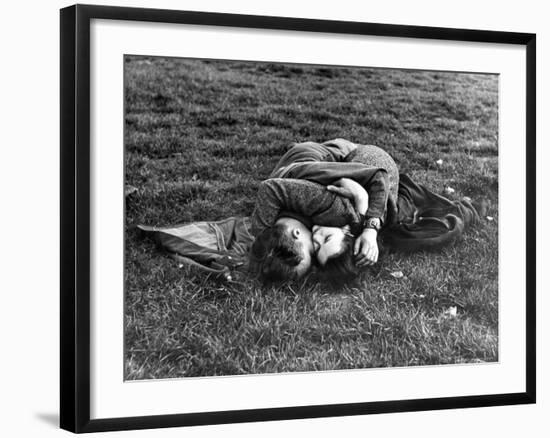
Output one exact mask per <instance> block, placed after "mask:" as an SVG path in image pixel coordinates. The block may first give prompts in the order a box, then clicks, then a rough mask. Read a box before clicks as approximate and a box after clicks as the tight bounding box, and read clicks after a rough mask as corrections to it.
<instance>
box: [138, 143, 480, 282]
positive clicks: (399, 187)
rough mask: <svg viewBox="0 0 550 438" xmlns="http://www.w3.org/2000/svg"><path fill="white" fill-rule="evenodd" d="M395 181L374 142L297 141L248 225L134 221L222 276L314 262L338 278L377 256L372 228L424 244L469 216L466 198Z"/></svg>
mask: <svg viewBox="0 0 550 438" xmlns="http://www.w3.org/2000/svg"><path fill="white" fill-rule="evenodd" d="M402 178H403V179H402V183H398V181H399V175H398V172H397V166H396V165H395V162H394V161H393V159H391V157H390V156H389V155H388V154H387V153H386V152H384V151H383V150H382V149H380V148H377V147H375V146H363V145H355V144H353V143H351V142H348V141H346V140H340V139H338V140H333V141H330V142H326V143H323V144H318V143H310V142H308V143H300V144H296V145H294V146H293V147H292V148H291V149H290V150H289V151H288V152H287V153H286V154H285V155H284V156H283V157H282V158H281V160H280V161H279V163H278V165H277V166H276V168H275V169H274V171H273V172H272V174H271V177H270V179H268V180H266V181H264V182H262V183H261V185H260V188H259V191H258V194H257V199H256V207H255V209H254V213H253V215H252V226H251V227H250V222H249V220H248V218H229V219H227V220H224V221H219V222H197V223H192V224H184V225H182V226H174V227H170V228H163V229H159V228H154V227H144V226H140V228H141V229H142V230H144V231H147V232H153V233H154V236H155V238H156V240H157V242H159V243H160V244H161V246H162V247H163V248H164V249H166V250H168V251H169V252H170V253H172V254H173V255H174V257H175V258H177V259H178V260H180V261H182V262H189V263H192V264H195V265H198V266H200V267H202V268H203V269H206V270H207V271H210V272H214V273H223V274H224V275H226V277H227V275H228V272H229V271H230V270H231V269H234V268H236V267H239V268H240V269H241V270H244V269H248V270H251V271H252V272H255V273H259V275H260V276H261V277H262V278H263V279H264V280H276V281H280V280H287V279H292V278H299V277H301V276H303V275H304V274H305V273H306V272H308V271H309V269H310V268H311V266H312V264H318V265H320V267H321V269H322V270H325V271H328V272H330V273H331V276H332V278H333V279H338V280H343V281H345V280H348V279H351V278H353V277H355V276H356V275H357V274H358V273H359V271H360V269H361V268H363V267H364V266H368V265H372V264H374V263H376V262H377V260H378V238H379V237H380V236H378V232H379V230H381V234H383V235H384V237H385V239H384V241H385V242H386V241H387V242H388V243H389V245H390V246H393V247H396V248H402V249H408V250H412V249H421V248H430V247H435V246H440V245H443V244H446V243H449V242H451V241H452V240H454V239H455V238H456V237H457V236H458V235H460V234H461V232H462V230H463V229H464V226H465V225H467V224H469V223H471V222H473V221H474V220H475V219H476V218H477V213H476V211H475V210H474V209H473V207H472V206H471V205H470V204H469V203H461V202H457V201H455V202H452V201H449V200H448V199H446V198H443V197H441V196H438V195H435V194H433V193H431V192H430V191H428V190H427V189H424V188H422V187H420V186H418V185H416V184H414V183H413V182H412V181H411V180H410V179H409V178H407V177H406V176H403V177H402ZM352 201H353V202H352ZM312 227H313V229H312ZM312 230H313V233H312ZM250 248H251V250H250V253H249V249H250ZM249 255H250V257H248V256H249Z"/></svg>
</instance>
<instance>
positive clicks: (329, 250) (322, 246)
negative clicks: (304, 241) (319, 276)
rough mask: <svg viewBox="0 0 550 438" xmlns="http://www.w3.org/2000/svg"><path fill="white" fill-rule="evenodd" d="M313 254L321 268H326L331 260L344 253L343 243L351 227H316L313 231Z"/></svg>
mask: <svg viewBox="0 0 550 438" xmlns="http://www.w3.org/2000/svg"><path fill="white" fill-rule="evenodd" d="M311 231H312V232H313V234H312V236H311V237H312V241H313V252H314V253H315V257H316V258H317V261H318V262H319V264H320V265H321V266H324V265H325V263H326V262H327V260H328V259H329V258H331V257H332V256H335V255H337V254H339V253H341V252H342V248H343V241H344V237H345V236H346V234H348V233H349V226H347V225H346V226H345V227H322V226H319V225H314V226H313V228H312V229H311Z"/></svg>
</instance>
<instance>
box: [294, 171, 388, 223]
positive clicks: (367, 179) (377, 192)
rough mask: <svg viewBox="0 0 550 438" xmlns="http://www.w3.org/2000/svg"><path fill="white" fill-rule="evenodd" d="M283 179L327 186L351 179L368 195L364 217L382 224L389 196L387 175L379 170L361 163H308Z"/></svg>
mask: <svg viewBox="0 0 550 438" xmlns="http://www.w3.org/2000/svg"><path fill="white" fill-rule="evenodd" d="M284 177H285V178H295V179H304V180H308V181H314V182H316V183H319V184H322V185H325V186H328V185H330V184H333V183H334V182H335V181H337V180H339V179H340V178H349V179H352V180H354V181H356V182H358V183H359V184H361V186H363V187H364V188H365V190H366V191H367V193H368V195H369V207H368V210H367V212H366V216H367V217H369V218H379V219H380V221H381V222H382V221H383V220H384V215H385V211H386V204H387V202H388V195H389V180H388V173H387V172H386V171H385V170H384V169H381V168H377V167H369V166H367V165H365V164H362V163H331V162H308V163H296V164H295V165H293V166H292V167H291V168H290V169H289V171H288V172H287V173H285V174H284Z"/></svg>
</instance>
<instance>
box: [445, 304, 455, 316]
mask: <svg viewBox="0 0 550 438" xmlns="http://www.w3.org/2000/svg"><path fill="white" fill-rule="evenodd" d="M445 315H448V316H456V306H451V307H449V308H448V309H447V310H445Z"/></svg>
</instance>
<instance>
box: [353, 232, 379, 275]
mask: <svg viewBox="0 0 550 438" xmlns="http://www.w3.org/2000/svg"><path fill="white" fill-rule="evenodd" d="M377 235H378V232H377V231H376V230H375V229H373V228H366V229H365V230H363V232H362V233H361V235H360V236H359V237H358V238H357V239H355V246H354V248H353V255H354V256H355V264H356V266H357V267H359V268H362V267H364V266H372V265H374V264H375V263H376V262H377V261H378V242H377V241H376V237H377Z"/></svg>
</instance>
